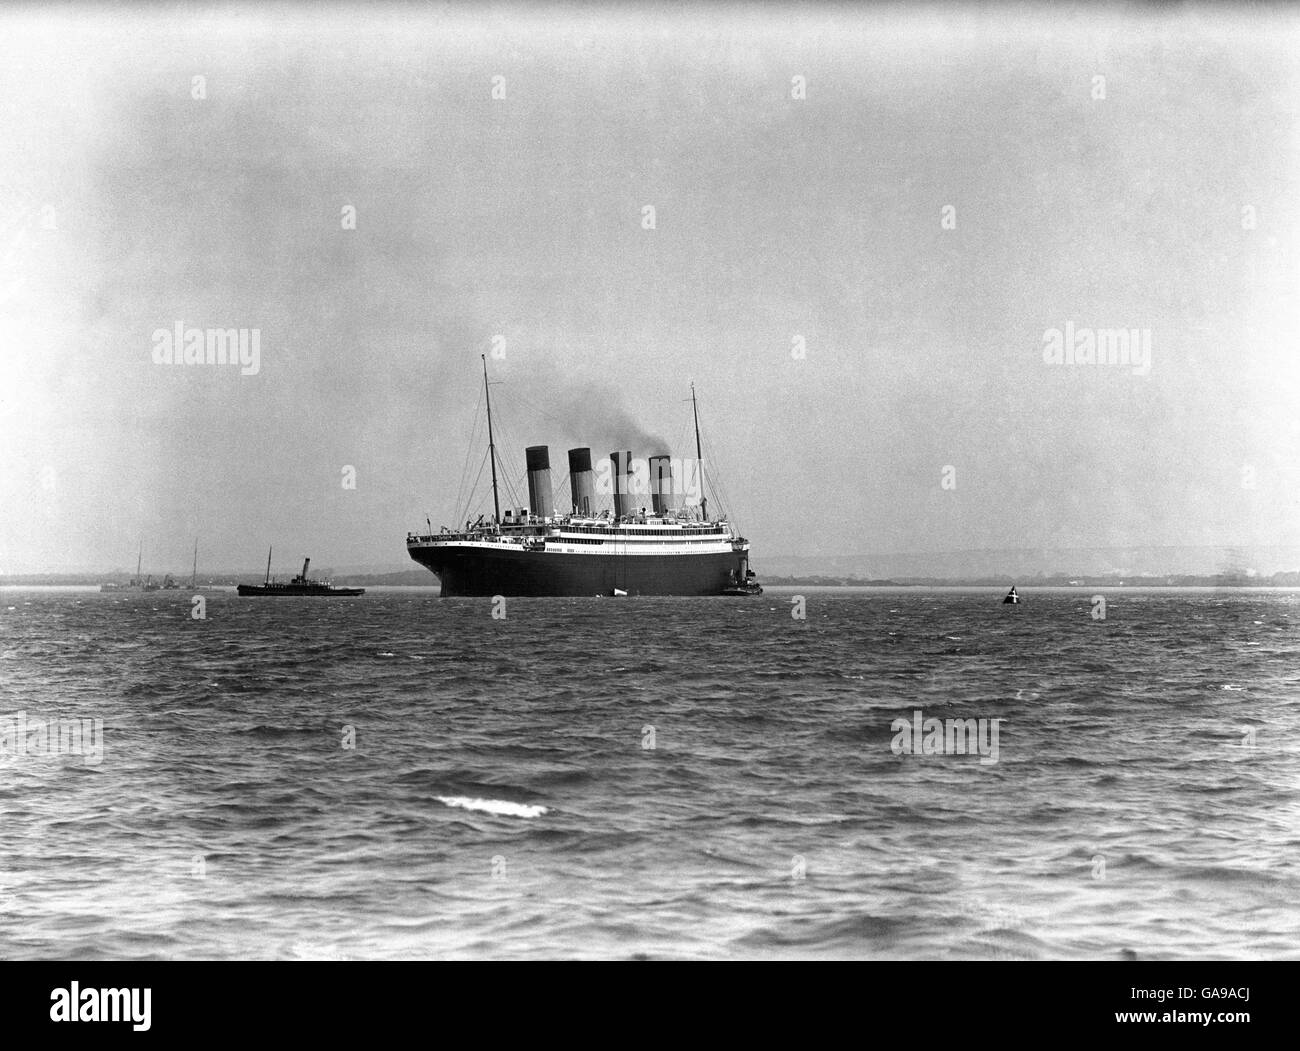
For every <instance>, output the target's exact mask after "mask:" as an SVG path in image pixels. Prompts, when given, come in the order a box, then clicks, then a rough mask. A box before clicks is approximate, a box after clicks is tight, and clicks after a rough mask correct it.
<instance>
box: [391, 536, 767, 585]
mask: <svg viewBox="0 0 1300 1051" xmlns="http://www.w3.org/2000/svg"><path fill="white" fill-rule="evenodd" d="M409 552H410V555H411V557H412V558H413V559H415V561H417V562H418V563H420V565H422V566H424V567H425V568H426V569H429V570H432V571H433V572H434V573H435V574H437V576H438V579H439V581H440V582H441V583H442V595H443V596H445V597H458V596H469V595H474V596H484V595H512V596H524V597H526V596H533V597H565V596H592V595H612V594H613V593H614V589H615V588H617V589H618V590H620V591H626V592H627V593H628V594H629V595H721V594H723V593H724V591H725V590H726V588H728V587H734V586H735V576H734V575H733V574H743V573H744V572H745V564H744V562H745V556H744V555H743V554H741V553H739V552H732V551H720V552H716V553H711V554H703V555H573V554H566V553H557V552H541V551H520V550H518V549H514V550H501V551H492V550H485V549H483V548H455V547H432V548H429V547H425V548H420V547H415V548H410V549H409Z"/></svg>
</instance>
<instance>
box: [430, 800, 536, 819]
mask: <svg viewBox="0 0 1300 1051" xmlns="http://www.w3.org/2000/svg"><path fill="white" fill-rule="evenodd" d="M438 802H439V803H444V804H446V805H447V806H452V807H456V806H458V807H464V808H465V809H466V810H482V811H483V812H484V813H488V814H501V815H503V816H506V817H540V816H541V815H542V814H545V813H546V807H544V806H530V805H529V804H527V803H511V802H509V801H507V800H505V799H470V798H469V797H468V796H439V797H438Z"/></svg>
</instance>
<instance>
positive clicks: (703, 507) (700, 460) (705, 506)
mask: <svg viewBox="0 0 1300 1051" xmlns="http://www.w3.org/2000/svg"><path fill="white" fill-rule="evenodd" d="M691 412H692V413H694V415H695V465H696V468H697V469H698V470H699V472H700V518H701V519H703V520H704V521H705V522H707V521H708V520H709V500H708V497H706V496H705V495H704V453H703V452H701V451H700V410H699V407H698V406H697V405H696V404H695V384H694V383H692V384H691Z"/></svg>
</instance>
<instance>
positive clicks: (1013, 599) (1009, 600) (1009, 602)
mask: <svg viewBox="0 0 1300 1051" xmlns="http://www.w3.org/2000/svg"><path fill="white" fill-rule="evenodd" d="M1019 604H1020V596H1019V595H1017V594H1016V589H1015V588H1014V587H1013V588H1012V589H1011V590H1010V591H1008V592H1007V597H1006V598H1004V599H1003V600H1002V605H1004V606H1017V605H1019Z"/></svg>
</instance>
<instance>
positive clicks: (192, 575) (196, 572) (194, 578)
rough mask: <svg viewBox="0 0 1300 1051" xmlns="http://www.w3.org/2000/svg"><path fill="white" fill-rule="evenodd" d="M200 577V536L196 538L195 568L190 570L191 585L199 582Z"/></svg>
mask: <svg viewBox="0 0 1300 1051" xmlns="http://www.w3.org/2000/svg"><path fill="white" fill-rule="evenodd" d="M198 579H199V538H198V537H195V538H194V568H193V569H192V570H190V587H194V585H195V584H196V583H197V582H198Z"/></svg>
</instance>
